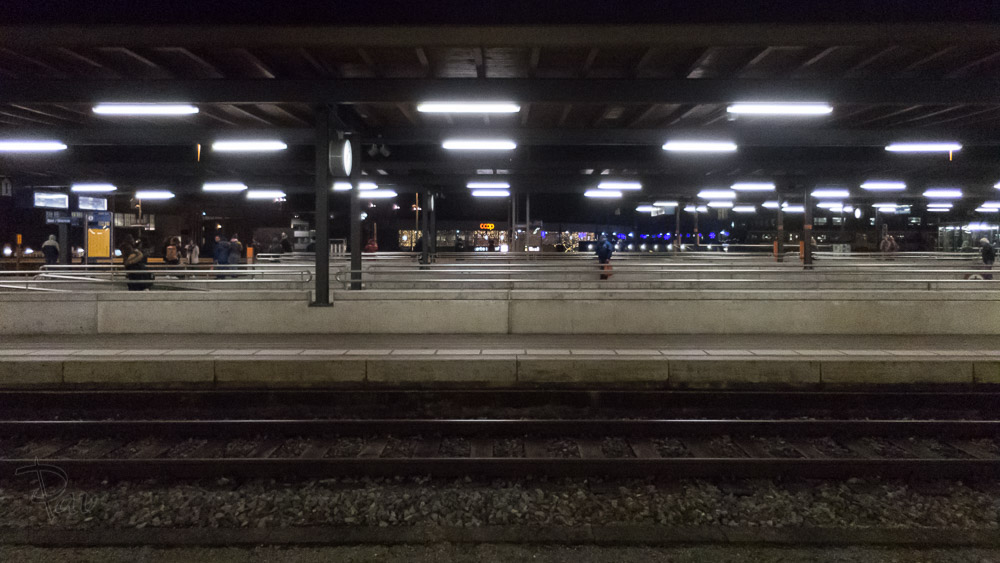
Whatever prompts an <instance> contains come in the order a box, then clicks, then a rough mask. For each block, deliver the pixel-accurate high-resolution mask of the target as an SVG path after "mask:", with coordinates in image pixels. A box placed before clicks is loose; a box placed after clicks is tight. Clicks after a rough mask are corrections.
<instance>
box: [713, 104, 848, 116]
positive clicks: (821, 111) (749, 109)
mask: <svg viewBox="0 0 1000 563" xmlns="http://www.w3.org/2000/svg"><path fill="white" fill-rule="evenodd" d="M726 111H727V112H729V113H735V114H747V115H827V114H829V113H832V112H833V107H832V106H831V105H830V104H827V103H821V102H799V103H782V102H739V103H735V104H732V105H730V106H729V107H727V108H726Z"/></svg>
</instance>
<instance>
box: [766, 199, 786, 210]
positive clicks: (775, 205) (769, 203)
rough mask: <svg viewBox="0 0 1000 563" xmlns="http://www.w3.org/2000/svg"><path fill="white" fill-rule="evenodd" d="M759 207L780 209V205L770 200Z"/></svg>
mask: <svg viewBox="0 0 1000 563" xmlns="http://www.w3.org/2000/svg"><path fill="white" fill-rule="evenodd" d="M761 207H764V208H765V209H777V208H779V207H781V204H780V203H778V202H777V201H774V200H771V201H765V202H764V203H762V204H761Z"/></svg>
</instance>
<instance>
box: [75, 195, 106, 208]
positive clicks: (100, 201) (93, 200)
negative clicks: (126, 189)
mask: <svg viewBox="0 0 1000 563" xmlns="http://www.w3.org/2000/svg"><path fill="white" fill-rule="evenodd" d="M80 209H84V210H87V211H107V210H108V200H106V199H104V198H100V197H84V196H80Z"/></svg>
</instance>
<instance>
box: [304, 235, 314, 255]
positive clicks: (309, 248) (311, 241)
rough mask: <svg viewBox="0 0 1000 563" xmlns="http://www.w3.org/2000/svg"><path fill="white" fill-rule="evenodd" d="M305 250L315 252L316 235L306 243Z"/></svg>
mask: <svg viewBox="0 0 1000 563" xmlns="http://www.w3.org/2000/svg"><path fill="white" fill-rule="evenodd" d="M306 252H316V237H313V238H312V239H311V240H310V241H309V244H307V245H306Z"/></svg>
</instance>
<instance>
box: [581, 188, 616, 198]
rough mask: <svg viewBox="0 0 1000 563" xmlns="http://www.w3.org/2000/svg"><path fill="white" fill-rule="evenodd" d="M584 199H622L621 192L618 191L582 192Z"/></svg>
mask: <svg viewBox="0 0 1000 563" xmlns="http://www.w3.org/2000/svg"><path fill="white" fill-rule="evenodd" d="M583 195H584V196H585V197H593V198H598V199H601V198H603V199H617V198H620V197H622V192H620V191H618V190H587V191H585V192H583Z"/></svg>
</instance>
